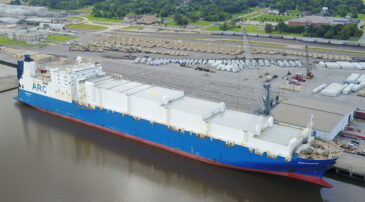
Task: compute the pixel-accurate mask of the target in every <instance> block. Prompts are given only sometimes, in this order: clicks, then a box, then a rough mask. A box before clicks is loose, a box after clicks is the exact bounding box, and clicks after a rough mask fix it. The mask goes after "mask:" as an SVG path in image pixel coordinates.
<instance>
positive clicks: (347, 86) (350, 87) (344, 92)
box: [342, 83, 355, 95]
mask: <svg viewBox="0 0 365 202" xmlns="http://www.w3.org/2000/svg"><path fill="white" fill-rule="evenodd" d="M354 85H355V84H353V83H350V84H348V85H346V87H345V88H344V89H343V90H342V94H344V95H348V94H349V93H351V89H352V87H353V86H354Z"/></svg>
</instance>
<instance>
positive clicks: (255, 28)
mask: <svg viewBox="0 0 365 202" xmlns="http://www.w3.org/2000/svg"><path fill="white" fill-rule="evenodd" d="M245 28H246V32H254V33H265V31H264V30H260V28H262V27H261V26H257V25H245Z"/></svg>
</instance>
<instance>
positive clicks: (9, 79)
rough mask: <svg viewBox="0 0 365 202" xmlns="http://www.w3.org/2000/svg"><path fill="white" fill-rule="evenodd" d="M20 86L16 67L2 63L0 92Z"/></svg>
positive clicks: (0, 65) (0, 67)
mask: <svg viewBox="0 0 365 202" xmlns="http://www.w3.org/2000/svg"><path fill="white" fill-rule="evenodd" d="M17 87H18V79H17V77H16V69H15V68H14V67H9V66H6V65H2V64H0V92H4V91H7V90H11V89H14V88H17Z"/></svg>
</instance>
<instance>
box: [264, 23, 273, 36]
mask: <svg viewBox="0 0 365 202" xmlns="http://www.w3.org/2000/svg"><path fill="white" fill-rule="evenodd" d="M273 31H274V27H273V26H272V24H266V25H265V32H266V33H269V34H270V33H272V32H273Z"/></svg>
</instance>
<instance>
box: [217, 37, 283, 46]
mask: <svg viewBox="0 0 365 202" xmlns="http://www.w3.org/2000/svg"><path fill="white" fill-rule="evenodd" d="M217 41H224V42H232V43H243V41H242V40H241V41H239V40H225V39H220V40H217ZM248 43H249V44H257V45H265V46H277V47H286V46H288V45H286V44H281V43H268V42H261V41H249V42H248Z"/></svg>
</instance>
